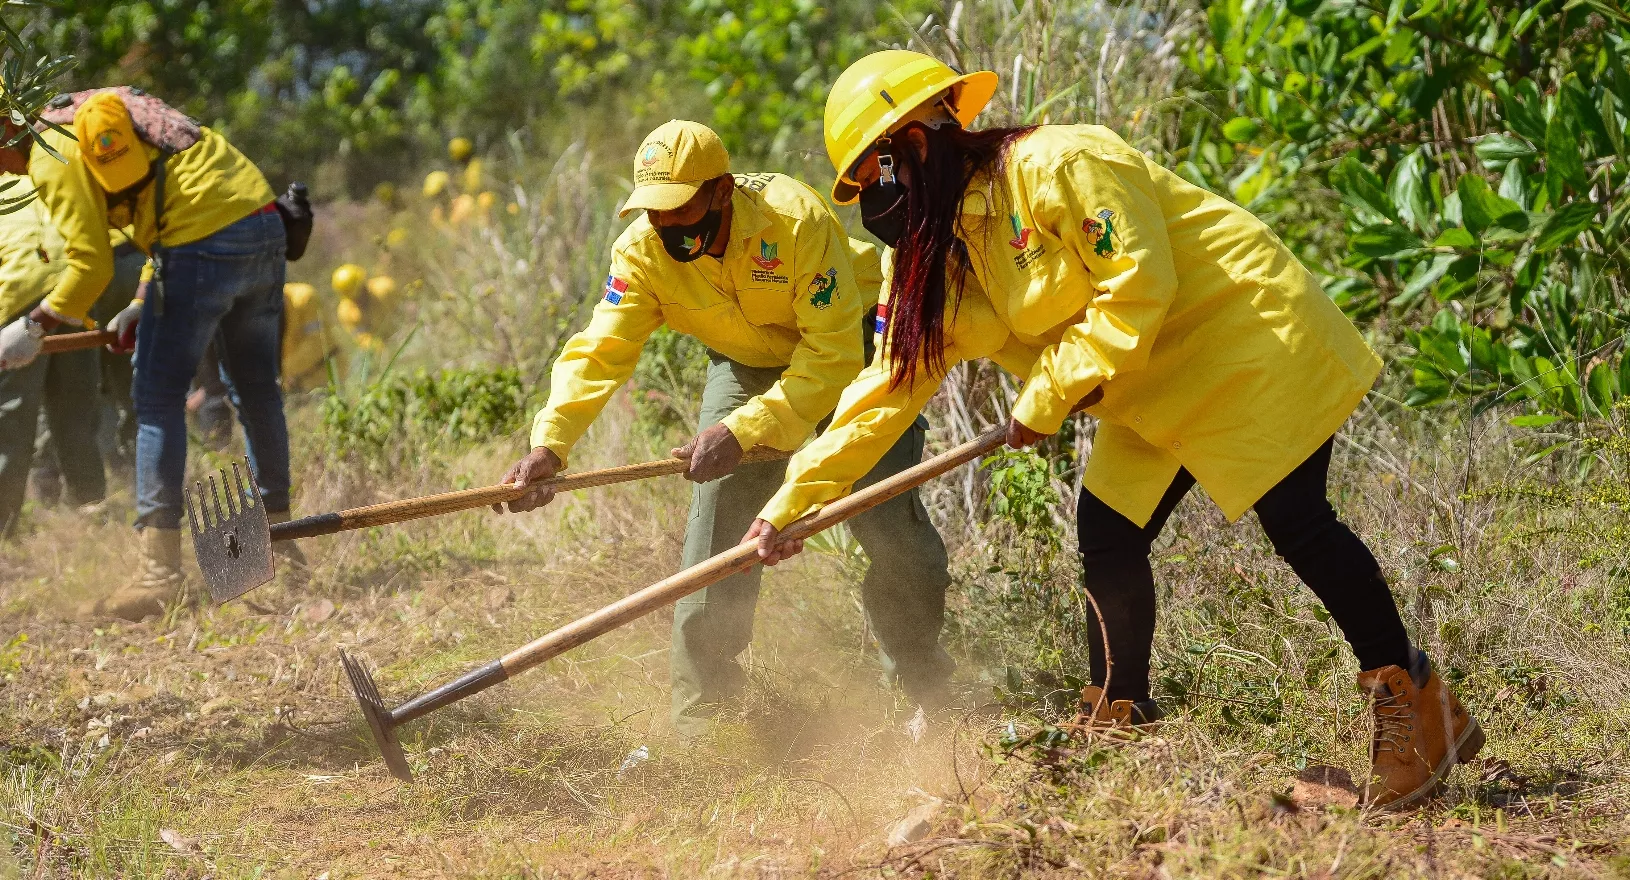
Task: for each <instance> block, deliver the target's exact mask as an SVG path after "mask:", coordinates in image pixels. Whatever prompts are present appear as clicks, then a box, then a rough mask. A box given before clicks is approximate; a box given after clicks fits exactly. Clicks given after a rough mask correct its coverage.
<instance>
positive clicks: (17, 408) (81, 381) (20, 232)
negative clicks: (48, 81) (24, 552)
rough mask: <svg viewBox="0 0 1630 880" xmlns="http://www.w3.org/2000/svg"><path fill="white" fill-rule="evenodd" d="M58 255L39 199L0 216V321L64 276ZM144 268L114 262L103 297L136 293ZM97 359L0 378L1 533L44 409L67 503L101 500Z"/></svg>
mask: <svg viewBox="0 0 1630 880" xmlns="http://www.w3.org/2000/svg"><path fill="white" fill-rule="evenodd" d="M26 189H27V186H26V183H25V185H24V186H23V187H22V190H23V191H26ZM62 252H63V241H62V236H61V235H60V234H58V233H57V230H56V227H54V226H52V225H51V221H50V218H49V217H47V216H46V213H45V208H44V206H43V205H41V204H40V203H39V202H38V201H37V200H36V201H34V202H30V203H29V204H27V205H24V206H23V207H22V208H21V209H19V210H16V211H13V212H11V213H9V214H0V319H3V320H4V321H5V322H10V321H13V320H15V319H16V318H17V317H18V316H20V315H22V314H24V313H26V312H27V311H29V310H30V309H31V308H33V307H34V305H35V304H37V303H38V302H39V300H40V298H41V297H42V296H44V294H45V292H46V291H48V290H50V289H51V286H52V283H53V282H54V281H55V280H56V276H57V274H58V273H60V272H61V271H62V269H63V266H64V261H63V258H62ZM142 261H143V258H142V257H141V255H140V254H131V255H127V256H124V257H122V258H121V259H120V260H119V264H118V265H119V267H120V269H121V270H122V271H120V272H119V273H117V276H122V278H123V279H124V280H125V286H124V287H123V288H122V289H121V288H119V287H118V285H113V286H110V290H109V295H111V296H119V295H120V294H121V293H122V294H123V295H124V296H125V297H126V298H128V297H129V296H130V295H131V294H132V293H134V292H135V289H136V284H135V273H136V272H137V271H139V269H140V266H141V263H142ZM100 355H101V353H100V352H98V351H96V350H95V349H91V350H86V351H71V352H63V353H61V354H55V355H51V356H49V357H46V358H41V359H38V360H35V361H34V362H32V363H30V364H28V365H27V366H23V367H20V368H18V369H15V370H7V371H4V372H0V534H7V535H9V534H11V533H12V532H13V531H14V530H15V529H16V526H17V518H18V514H19V513H21V511H22V507H23V496H24V494H25V492H26V490H27V487H28V474H29V466H30V464H31V463H32V462H33V460H34V457H35V434H36V431H37V426H38V423H39V414H40V410H41V408H42V405H43V408H44V410H45V422H46V425H47V426H48V427H49V429H50V440H49V443H48V444H47V445H46V446H45V449H44V450H43V451H44V452H46V454H47V455H48V456H51V457H54V458H55V460H56V461H55V464H56V472H57V473H58V474H60V475H61V477H62V481H63V483H64V484H66V488H67V495H68V499H69V500H70V501H71V502H72V503H74V504H76V505H85V504H94V503H96V502H98V501H101V500H102V497H103V496H104V495H105V494H106V492H107V479H106V473H105V471H104V469H103V466H102V453H101V450H100V449H99V448H98V446H97V433H98V427H99V422H100V419H101V406H100V405H99V401H98V398H97V394H98V385H99V384H100V383H99V379H100V376H99V371H100V363H99V359H100Z"/></svg>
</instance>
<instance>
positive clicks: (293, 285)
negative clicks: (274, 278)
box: [283, 281, 317, 309]
mask: <svg viewBox="0 0 1630 880" xmlns="http://www.w3.org/2000/svg"><path fill="white" fill-rule="evenodd" d="M316 295H317V288H315V287H312V286H311V285H309V284H307V283H305V282H304V281H290V282H288V283H287V284H284V285H283V302H284V304H285V305H287V306H288V308H290V309H303V308H305V307H306V304H307V303H309V302H311V300H312V298H313V297H315V296H316Z"/></svg>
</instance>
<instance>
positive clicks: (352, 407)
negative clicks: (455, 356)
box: [323, 368, 529, 467]
mask: <svg viewBox="0 0 1630 880" xmlns="http://www.w3.org/2000/svg"><path fill="white" fill-rule="evenodd" d="M528 411H529V410H528V400H527V393H526V386H525V385H524V384H523V383H522V381H521V376H520V373H519V372H518V371H517V370H514V369H511V368H500V369H496V370H481V369H473V370H440V371H437V372H435V373H430V372H427V371H425V370H423V369H421V370H418V371H416V372H415V373H414V374H413V375H411V376H397V377H390V376H387V377H386V378H384V379H381V380H380V381H379V382H376V383H375V384H373V385H371V386H369V387H368V388H367V389H366V390H364V391H363V392H362V393H361V394H359V395H357V396H356V397H355V398H352V399H347V398H346V397H344V396H342V395H340V394H333V395H330V396H329V397H327V398H325V399H324V401H323V428H324V431H325V434H326V436H327V438H328V441H329V443H330V446H331V449H332V450H333V451H334V452H335V453H337V454H338V456H340V457H342V458H357V459H360V460H361V461H363V462H364V463H366V464H368V465H369V466H375V467H384V466H394V465H399V464H401V463H402V462H403V461H404V460H405V459H406V458H407V457H409V456H412V457H413V458H415V459H419V458H421V457H422V456H425V455H426V454H427V453H429V452H432V451H439V452H445V451H448V450H450V449H456V448H460V447H464V446H469V445H473V444H477V443H481V442H485V441H488V440H491V439H493V438H494V437H501V436H504V435H507V434H510V433H513V432H515V431H517V430H519V429H520V428H521V427H522V426H523V425H524V424H525V420H526V416H527V414H528Z"/></svg>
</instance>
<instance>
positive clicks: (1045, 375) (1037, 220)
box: [761, 126, 1381, 528]
mask: <svg viewBox="0 0 1630 880" xmlns="http://www.w3.org/2000/svg"><path fill="white" fill-rule="evenodd" d="M963 214H964V216H963V220H964V222H965V224H966V225H967V227H968V228H969V229H970V232H969V235H968V240H967V244H968V250H969V252H970V254H972V271H971V272H970V273H969V274H968V279H967V280H968V283H967V287H966V290H965V291H964V294H963V297H962V301H961V304H960V307H958V308H957V309H956V313H955V320H954V321H949V320H948V322H947V326H948V330H949V332H948V333H947V339H948V342H947V351H946V364H947V366H950V365H952V364H955V363H958V362H960V361H964V360H971V359H974V358H980V357H989V358H992V359H993V360H995V361H996V362H997V363H998V364H1000V365H1001V366H1002V367H1003V368H1004V369H1006V370H1008V371H1010V372H1012V373H1014V374H1015V375H1017V376H1022V377H1024V380H1025V381H1024V386H1023V388H1022V389H1021V390H1020V392H1019V397H1018V399H1017V401H1016V402H1015V404H1014V408H1013V415H1014V416H1015V417H1016V418H1017V419H1018V420H1019V421H1020V422H1022V423H1023V424H1025V425H1026V426H1028V427H1030V428H1032V429H1034V430H1038V431H1043V432H1048V433H1050V432H1053V431H1056V430H1058V428H1059V426H1060V425H1061V424H1062V423H1063V421H1064V419H1065V417H1066V416H1067V415H1068V414H1069V412H1070V410H1071V408H1072V407H1073V406H1074V405H1075V403H1076V402H1077V401H1080V400H1082V399H1084V398H1085V397H1086V396H1087V395H1088V394H1089V393H1090V392H1091V391H1092V390H1093V389H1095V388H1100V387H1101V388H1102V389H1103V393H1104V396H1103V399H1102V401H1101V402H1099V403H1098V404H1097V405H1095V406H1094V407H1092V408H1091V409H1090V410H1088V411H1089V412H1091V413H1093V414H1094V415H1096V416H1098V417H1099V420H1100V424H1099V430H1098V434H1097V437H1096V440H1095V443H1094V447H1093V452H1092V458H1091V460H1090V461H1089V462H1088V465H1087V471H1086V475H1085V485H1086V487H1087V489H1088V490H1089V491H1091V492H1092V493H1093V494H1094V495H1096V496H1097V497H1099V498H1100V499H1102V500H1103V501H1104V502H1105V503H1106V504H1109V505H1110V506H1111V507H1113V508H1114V509H1115V510H1116V511H1118V512H1120V513H1121V514H1122V515H1124V516H1126V517H1127V518H1128V519H1130V520H1132V521H1133V522H1136V523H1139V524H1144V523H1147V522H1148V521H1149V517H1150V516H1151V515H1152V514H1153V512H1154V509H1155V506H1156V504H1157V503H1158V502H1159V500H1160V497H1161V495H1162V494H1163V493H1164V492H1165V490H1166V488H1167V486H1169V485H1170V483H1171V480H1172V478H1173V477H1174V476H1175V475H1176V473H1177V470H1178V468H1180V467H1186V468H1187V469H1188V470H1189V472H1190V473H1191V474H1193V475H1194V477H1195V479H1197V480H1198V481H1199V483H1200V485H1201V487H1202V488H1204V489H1205V490H1206V492H1207V493H1208V494H1209V495H1210V496H1211V498H1212V499H1213V500H1214V501H1215V502H1216V503H1217V504H1218V506H1219V507H1221V508H1222V510H1223V512H1224V513H1225V514H1226V515H1227V516H1228V517H1229V518H1230V519H1235V518H1237V517H1239V516H1241V515H1242V514H1243V513H1244V512H1245V511H1246V510H1248V509H1250V507H1251V505H1253V504H1255V503H1256V501H1257V500H1258V499H1259V498H1261V497H1262V495H1263V494H1264V493H1266V492H1267V490H1268V489H1270V488H1272V487H1273V485H1274V484H1276V483H1277V482H1279V480H1281V479H1283V478H1284V477H1285V476H1286V475H1287V474H1289V473H1290V471H1291V470H1293V469H1294V468H1295V467H1296V466H1297V465H1298V464H1300V463H1301V462H1302V461H1304V460H1306V459H1307V457H1308V456H1309V455H1311V454H1312V453H1313V452H1314V450H1316V449H1317V448H1318V447H1319V446H1320V445H1321V444H1323V443H1324V441H1325V440H1327V439H1328V438H1329V437H1330V436H1331V435H1332V434H1334V433H1335V431H1336V429H1337V428H1339V427H1340V426H1341V424H1342V423H1343V422H1344V421H1346V419H1347V417H1348V416H1349V415H1350V414H1351V413H1352V411H1353V409H1354V408H1355V407H1356V406H1357V405H1358V403H1359V401H1360V400H1362V399H1363V397H1364V395H1365V394H1366V393H1367V392H1368V390H1369V388H1370V385H1371V384H1372V383H1373V382H1374V381H1375V377H1376V376H1377V375H1378V374H1379V372H1380V369H1381V364H1380V360H1379V359H1378V358H1377V357H1376V356H1375V354H1374V352H1372V351H1370V349H1369V347H1368V346H1367V345H1365V343H1364V340H1363V338H1362V337H1361V336H1359V334H1358V332H1357V330H1355V329H1354V328H1353V326H1352V324H1351V322H1349V321H1348V320H1347V318H1346V316H1345V315H1343V314H1342V313H1341V311H1340V310H1339V309H1338V308H1337V307H1336V306H1335V304H1334V303H1332V302H1331V301H1330V299H1329V298H1328V297H1326V296H1325V295H1324V292H1323V291H1322V290H1321V289H1320V287H1319V285H1318V282H1317V280H1316V279H1315V278H1314V277H1313V276H1312V275H1311V274H1310V273H1309V272H1308V271H1307V269H1306V268H1304V267H1303V266H1302V265H1301V264H1300V263H1299V262H1297V260H1296V258H1295V257H1294V256H1293V255H1292V254H1291V253H1290V251H1289V250H1288V249H1286V248H1285V246H1284V244H1283V243H1281V242H1280V241H1279V239H1278V238H1277V237H1276V236H1275V235H1274V234H1273V232H1272V231H1271V230H1270V229H1268V227H1267V226H1265V225H1264V224H1263V223H1262V222H1261V221H1259V220H1258V219H1256V218H1255V217H1254V216H1252V215H1251V214H1250V213H1249V212H1248V211H1246V210H1245V209H1243V208H1240V207H1239V206H1237V205H1234V204H1232V203H1230V202H1228V201H1227V200H1226V199H1223V198H1221V197H1219V196H1217V195H1214V194H1212V193H1209V192H1206V191H1205V190H1203V189H1200V188H1199V187H1196V186H1194V185H1192V184H1190V183H1188V182H1186V181H1184V180H1183V179H1182V178H1179V177H1178V176H1177V175H1175V174H1173V173H1171V172H1170V171H1168V170H1166V169H1164V168H1162V167H1160V166H1159V165H1156V164H1154V163H1152V162H1150V161H1149V160H1148V159H1147V158H1146V157H1145V156H1144V155H1143V154H1142V153H1139V152H1138V151H1137V150H1135V149H1133V148H1132V147H1131V146H1129V145H1128V144H1126V143H1125V142H1124V141H1122V140H1121V139H1120V138H1119V137H1117V136H1116V135H1115V134H1114V133H1113V132H1111V131H1110V130H1108V129H1106V128H1102V127H1099V126H1044V127H1042V128H1041V129H1038V130H1037V131H1036V132H1034V133H1032V134H1030V135H1028V136H1027V137H1025V138H1024V139H1022V140H1020V141H1019V142H1018V143H1016V144H1014V145H1013V147H1012V149H1011V151H1010V154H1009V156H1008V159H1007V165H1006V168H1005V170H1004V172H1003V173H1002V174H1001V175H1000V177H999V178H998V177H995V176H993V175H992V174H990V173H989V172H987V173H986V174H985V175H983V177H982V178H981V179H977V180H975V182H974V183H973V184H972V185H971V186H970V187H969V190H968V193H967V195H966V197H965V200H964V203H963ZM948 313H949V309H948ZM889 375H890V373H889V365H888V362H887V351H886V350H882V351H880V352H879V354H878V357H877V359H876V360H875V361H874V362H873V364H872V365H871V366H870V367H868V368H867V369H866V370H865V371H863V372H862V373H861V375H860V376H859V377H858V378H857V379H856V380H855V383H854V384H853V385H851V386H850V387H849V388H848V389H847V390H846V391H845V392H844V394H843V399H842V400H841V401H840V402H839V404H838V410H837V413H836V414H835V415H834V417H833V421H832V425H831V427H830V428H828V429H827V431H826V432H825V433H824V434H822V435H821V436H820V437H819V438H817V439H816V440H815V442H814V443H811V444H810V445H809V446H808V447H806V448H805V449H804V450H803V451H801V452H800V453H799V454H798V455H797V456H795V457H794V458H793V460H792V463H791V464H790V466H789V467H788V471H787V481H786V483H785V484H784V485H783V486H782V488H781V490H780V491H779V492H778V493H777V494H776V496H775V498H773V499H772V500H771V501H770V503H769V505H768V506H766V507H765V509H764V511H763V512H762V513H761V516H762V517H763V518H764V519H766V520H768V521H769V522H771V523H772V524H774V525H775V526H777V527H778V528H779V527H783V526H785V525H787V524H788V523H790V522H792V521H794V520H796V519H798V518H800V517H802V516H805V515H807V514H809V513H812V512H814V511H815V510H817V509H819V508H820V507H821V505H823V504H825V503H826V502H828V501H831V500H833V499H835V498H838V497H840V496H841V495H843V494H844V493H845V492H847V491H848V490H849V488H850V487H851V486H852V485H853V484H854V482H855V480H857V479H859V478H860V477H861V476H863V475H864V474H865V473H866V472H867V471H868V470H869V469H870V468H871V467H872V465H873V464H875V463H876V461H877V460H878V459H879V458H880V457H881V456H882V454H883V452H884V451H885V450H887V449H888V447H889V446H890V445H891V444H892V443H893V442H894V441H895V439H896V438H898V437H899V435H900V434H901V433H902V432H904V430H905V429H906V427H907V426H908V425H909V424H910V423H911V420H912V419H913V418H914V417H915V416H916V414H917V412H918V411H919V410H921V409H922V407H923V406H924V405H925V404H926V403H927V402H928V399H929V398H930V397H932V396H933V394H934V391H935V389H936V387H937V386H938V384H939V382H940V380H941V379H942V378H943V377H942V376H932V375H928V374H927V371H926V370H919V372H918V380H917V382H916V384H915V386H914V387H912V388H909V389H908V388H907V387H905V386H901V387H899V388H896V389H893V390H891V389H890V388H889Z"/></svg>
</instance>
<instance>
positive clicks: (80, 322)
mask: <svg viewBox="0 0 1630 880" xmlns="http://www.w3.org/2000/svg"><path fill="white" fill-rule="evenodd" d="M40 310H41V311H43V312H45V313H46V314H47V315H50V316H51V317H53V318H56V319H57V320H58V321H60V322H62V323H64V324H70V325H72V326H74V327H84V326H86V325H89V326H91V327H95V326H96V322H95V321H92V320H91V319H90V317H89V316H86V315H81V316H79V317H77V318H75V317H73V316H71V315H65V314H63V313H62V312H59V311H57V310H56V309H53V308H51V304H50V303H47V302H41V303H40Z"/></svg>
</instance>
